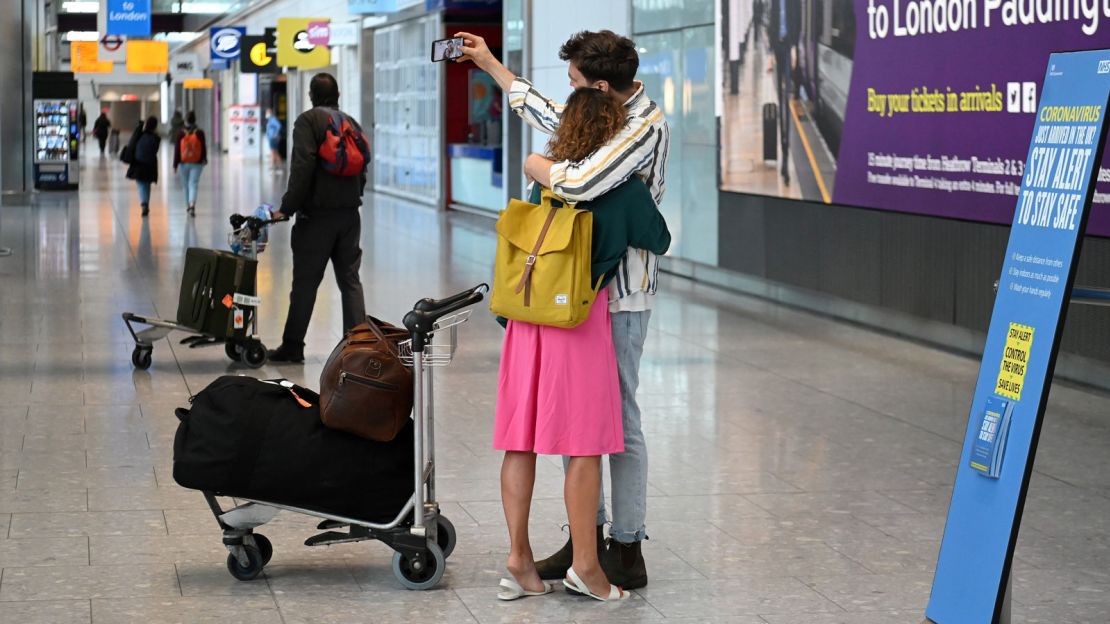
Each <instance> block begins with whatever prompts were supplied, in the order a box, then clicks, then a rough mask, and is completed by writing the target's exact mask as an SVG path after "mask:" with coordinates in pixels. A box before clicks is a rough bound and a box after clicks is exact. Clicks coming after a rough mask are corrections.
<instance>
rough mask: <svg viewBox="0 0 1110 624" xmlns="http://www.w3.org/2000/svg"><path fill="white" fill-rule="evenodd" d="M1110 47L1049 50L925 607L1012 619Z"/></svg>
mask: <svg viewBox="0 0 1110 624" xmlns="http://www.w3.org/2000/svg"><path fill="white" fill-rule="evenodd" d="M1108 100H1110V50H1093V51H1086V52H1067V53H1056V54H1052V55H1051V56H1050V57H1049V61H1048V71H1047V72H1046V74H1045V79H1044V86H1043V88H1042V91H1041V101H1040V107H1039V108H1038V111H1037V118H1036V124H1035V126H1034V128H1033V138H1032V142H1031V144H1030V147H1029V155H1028V157H1027V159H1026V165H1025V174H1024V178H1023V179H1022V185H1021V192H1020V193H1019V195H1018V204H1017V209H1016V210H1015V212H1014V221H1013V227H1012V229H1011V230H1010V241H1009V244H1008V246H1007V248H1006V258H1005V262H1004V264H1003V266H1002V276H1001V279H1000V281H999V288H998V295H997V296H996V298H995V302H994V312H993V314H992V316H991V324H990V329H989V330H988V332H987V341H986V346H985V348H984V351H983V359H982V364H981V365H980V368H979V379H978V382H977V384H976V386H975V395H974V398H973V399H972V403H971V414H970V416H969V419H968V427H967V433H966V435H965V437H964V445H963V451H962V453H961V455H960V464H959V468H958V471H957V473H956V482H955V486H954V488H953V491H952V503H951V505H950V506H949V509H948V521H947V524H946V525H945V529H944V539H943V541H942V542H941V547H940V557H939V559H938V561H937V568H936V574H935V576H934V578H933V589H932V594H931V596H930V598H929V605H928V607H927V609H926V612H925V615H926V617H928V618H929V621H931V622H934V623H936V624H967V623H979V622H983V623H985V622H994V623H999V622H1005V621H1007V620H1008V619H1009V586H1010V564H1011V562H1012V561H1013V555H1014V546H1015V544H1016V543H1017V537H1018V527H1019V525H1020V523H1021V513H1022V509H1023V507H1024V505H1025V495H1026V492H1027V490H1028V487H1029V478H1030V475H1031V473H1032V470H1033V458H1034V455H1035V453H1036V450H1037V438H1038V436H1039V435H1040V430H1041V422H1042V419H1043V418H1044V412H1045V405H1046V404H1047V401H1048V393H1049V389H1050V384H1051V383H1052V374H1053V369H1054V368H1055V365H1056V352H1057V349H1058V347H1059V344H1060V336H1061V334H1062V333H1063V324H1064V317H1065V314H1066V313H1067V308H1068V302H1069V299H1070V296H1071V290H1072V285H1073V281H1074V277H1075V267H1076V264H1077V261H1078V259H1079V250H1080V245H1081V243H1082V240H1083V233H1084V231H1085V229H1086V225H1087V216H1088V213H1089V211H1090V207H1091V200H1092V198H1093V194H1094V190H1095V189H1094V185H1095V181H1096V180H1095V178H1094V177H1093V176H1092V172H1093V171H1094V170H1095V169H1096V168H1097V167H1098V166H1099V163H1101V162H1102V151H1103V144H1104V143H1105V141H1106V112H1107V104H1108Z"/></svg>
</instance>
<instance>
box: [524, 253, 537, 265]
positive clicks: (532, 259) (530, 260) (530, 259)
mask: <svg viewBox="0 0 1110 624" xmlns="http://www.w3.org/2000/svg"><path fill="white" fill-rule="evenodd" d="M535 263H536V256H534V255H533V256H528V261H527V262H525V263H524V265H525V266H532V265H533V264H535Z"/></svg>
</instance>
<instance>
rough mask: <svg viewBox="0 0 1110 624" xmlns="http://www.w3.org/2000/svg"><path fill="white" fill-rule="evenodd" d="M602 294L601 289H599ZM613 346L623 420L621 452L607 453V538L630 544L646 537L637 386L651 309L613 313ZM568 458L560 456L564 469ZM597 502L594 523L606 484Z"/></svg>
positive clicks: (601, 518)
mask: <svg viewBox="0 0 1110 624" xmlns="http://www.w3.org/2000/svg"><path fill="white" fill-rule="evenodd" d="M602 294H604V291H602ZM611 318H612V325H613V347H614V349H615V351H616V354H617V375H618V377H619V378H620V388H621V415H622V416H623V418H622V420H623V422H624V452H623V453H617V454H614V455H610V456H609V480H610V486H611V487H610V489H611V490H612V495H613V525H612V526H611V527H609V537H611V538H613V539H615V540H616V541H618V542H621V543H624V544H629V543H632V542H639V541H642V540H643V539H644V538H646V537H647V529H646V528H645V526H644V521H645V519H646V517H647V474H648V456H647V445H646V444H645V443H644V432H643V429H642V428H641V426H640V406H639V404H638V403H636V389H637V388H638V387H639V385H640V357H641V356H642V355H643V354H644V341H645V340H646V339H647V330H648V321H650V320H651V310H646V311H643V312H614V313H613V314H612V317H611ZM568 462H569V458H566V457H564V458H563V467H564V468H566V466H567V464H568ZM599 491H600V492H601V497H600V500H598V504H597V523H598V524H599V525H601V524H605V522H606V521H607V516H606V514H605V485H604V483H603V484H602V486H601V488H600V490H599Z"/></svg>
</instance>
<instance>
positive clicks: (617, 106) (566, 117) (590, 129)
mask: <svg viewBox="0 0 1110 624" xmlns="http://www.w3.org/2000/svg"><path fill="white" fill-rule="evenodd" d="M625 117H626V113H625V110H624V106H623V105H621V103H620V102H618V101H617V100H616V98H614V97H613V96H611V95H609V94H608V93H605V92H604V91H600V90H598V89H591V88H587V87H583V88H581V89H575V90H574V93H571V94H570V97H569V98H567V104H566V106H565V107H564V108H563V114H562V116H561V117H560V119H559V127H558V128H556V130H555V133H554V134H552V135H551V141H550V142H548V144H547V157H548V158H550V159H552V160H555V161H563V160H567V161H570V162H579V161H582V160H585V159H586V157H587V156H589V155H590V154H592V153H594V152H595V151H596V150H597V148H599V147H601V146H602V145H605V144H606V143H608V142H609V141H610V139H612V138H613V137H614V136H616V135H617V133H618V132H620V129H621V128H622V127H623V126H624V122H625Z"/></svg>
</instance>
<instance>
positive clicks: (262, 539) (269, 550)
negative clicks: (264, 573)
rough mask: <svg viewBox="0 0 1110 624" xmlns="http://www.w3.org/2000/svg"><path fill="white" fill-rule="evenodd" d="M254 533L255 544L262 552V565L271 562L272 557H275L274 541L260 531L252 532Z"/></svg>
mask: <svg viewBox="0 0 1110 624" xmlns="http://www.w3.org/2000/svg"><path fill="white" fill-rule="evenodd" d="M252 535H254V544H255V545H256V546H258V552H259V553H261V554H262V565H266V564H268V563H270V559H273V558H274V544H273V542H271V541H270V538H268V537H266V536H265V535H260V534H258V533H252Z"/></svg>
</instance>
